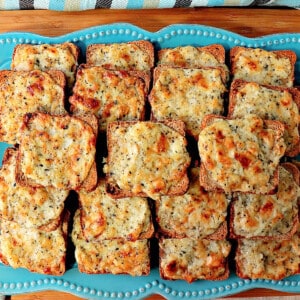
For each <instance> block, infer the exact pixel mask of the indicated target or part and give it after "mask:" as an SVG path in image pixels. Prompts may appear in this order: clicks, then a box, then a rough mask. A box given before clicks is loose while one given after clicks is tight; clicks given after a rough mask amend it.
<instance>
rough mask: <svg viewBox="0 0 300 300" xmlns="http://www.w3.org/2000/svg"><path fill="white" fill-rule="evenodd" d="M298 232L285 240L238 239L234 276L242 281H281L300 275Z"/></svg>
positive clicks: (299, 238)
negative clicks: (242, 279)
mask: <svg viewBox="0 0 300 300" xmlns="http://www.w3.org/2000/svg"><path fill="white" fill-rule="evenodd" d="M299 245H300V235H299V230H298V231H297V233H296V234H294V235H293V236H292V237H291V238H290V239H287V240H274V241H264V240H252V239H239V240H238V247H237V249H236V255H235V262H236V274H237V275H238V276H239V277H241V278H244V279H268V280H281V279H283V278H286V277H288V276H291V275H295V274H299V273H300V268H299V266H300V255H299V254H300V247H299Z"/></svg>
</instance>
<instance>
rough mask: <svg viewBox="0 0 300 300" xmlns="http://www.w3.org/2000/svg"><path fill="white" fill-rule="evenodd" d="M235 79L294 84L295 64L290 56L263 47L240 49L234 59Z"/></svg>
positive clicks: (287, 85)
mask: <svg viewBox="0 0 300 300" xmlns="http://www.w3.org/2000/svg"><path fill="white" fill-rule="evenodd" d="M232 65H233V70H232V73H233V79H238V78H240V79H244V80H247V81H254V82H258V83H261V84H269V85H278V86H286V87H292V86H293V66H292V64H291V61H290V59H289V58H288V57H280V56H278V55H277V54H276V53H275V52H272V51H266V50H263V49H249V48H247V49H245V50H240V51H239V52H238V53H237V55H236V56H235V57H234V60H233V61H232Z"/></svg>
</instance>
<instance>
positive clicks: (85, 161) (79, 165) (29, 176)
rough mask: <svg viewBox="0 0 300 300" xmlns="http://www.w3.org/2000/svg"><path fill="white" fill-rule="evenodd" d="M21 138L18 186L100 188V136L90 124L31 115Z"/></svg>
mask: <svg viewBox="0 0 300 300" xmlns="http://www.w3.org/2000/svg"><path fill="white" fill-rule="evenodd" d="M21 136H22V138H21V143H20V147H19V151H18V160H17V167H16V180H17V182H19V183H20V184H22V185H25V186H32V187H41V186H44V187H54V188H58V189H65V190H71V189H74V190H78V189H80V188H81V187H82V186H84V188H85V189H86V190H91V189H93V188H94V187H95V186H96V184H97V176H96V175H97V173H96V171H94V169H95V168H96V166H95V152H96V134H95V133H94V130H93V128H92V127H91V126H90V125H89V124H88V123H86V122H85V121H83V120H82V119H80V118H78V117H74V116H73V117H72V116H67V115H66V116H54V115H49V114H44V113H34V114H27V115H25V117H24V121H23V125H22V131H21ZM91 176H92V177H93V178H90V177H91ZM85 182H88V183H89V185H88V186H87V185H85Z"/></svg>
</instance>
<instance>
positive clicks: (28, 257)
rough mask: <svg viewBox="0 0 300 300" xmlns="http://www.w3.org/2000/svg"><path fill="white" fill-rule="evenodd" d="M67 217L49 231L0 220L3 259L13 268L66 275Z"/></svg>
mask: <svg viewBox="0 0 300 300" xmlns="http://www.w3.org/2000/svg"><path fill="white" fill-rule="evenodd" d="M67 223H68V220H67V217H66V218H65V219H64V220H63V221H62V222H61V224H60V226H58V227H57V228H56V229H55V230H53V231H50V232H46V231H43V230H38V229H36V228H25V227H21V226H20V225H19V224H17V223H16V222H11V221H6V220H4V219H1V220H0V228H1V234H0V260H1V262H2V263H4V264H6V265H9V266H11V267H12V268H26V269H27V270H29V271H30V272H36V273H40V274H47V275H55V276H59V275H63V274H64V272H65V270H66V263H65V262H66V239H67V227H68V225H67Z"/></svg>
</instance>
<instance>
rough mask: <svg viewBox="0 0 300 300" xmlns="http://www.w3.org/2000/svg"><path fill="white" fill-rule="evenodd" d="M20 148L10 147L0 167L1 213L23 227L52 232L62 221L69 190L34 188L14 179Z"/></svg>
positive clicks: (2, 216) (6, 218)
mask: <svg viewBox="0 0 300 300" xmlns="http://www.w3.org/2000/svg"><path fill="white" fill-rule="evenodd" d="M16 163H17V149H15V148H7V149H6V151H5V153H4V156H3V161H2V168H1V170H0V215H1V218H3V219H4V220H7V221H12V222H16V223H18V224H19V226H21V227H24V228H36V229H38V230H45V231H52V230H55V229H56V228H57V226H59V224H60V223H61V217H62V213H63V210H64V203H65V200H66V198H67V197H68V194H69V192H68V191H65V190H57V189H54V188H32V187H24V186H21V185H19V184H18V183H17V182H16V180H15V170H16Z"/></svg>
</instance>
